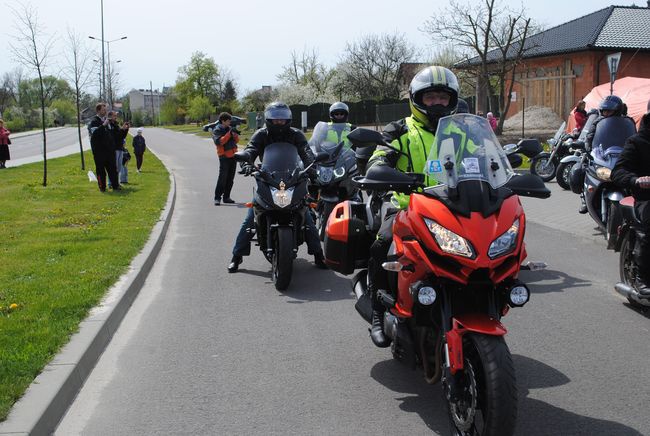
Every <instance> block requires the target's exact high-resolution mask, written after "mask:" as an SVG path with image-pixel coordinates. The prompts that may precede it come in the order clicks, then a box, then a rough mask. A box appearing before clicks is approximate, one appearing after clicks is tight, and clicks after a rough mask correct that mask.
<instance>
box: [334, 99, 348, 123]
mask: <svg viewBox="0 0 650 436" xmlns="http://www.w3.org/2000/svg"><path fill="white" fill-rule="evenodd" d="M335 112H336V113H344V114H345V115H344V116H343V117H338V118H337V117H335V116H334V113H335ZM348 115H350V109H349V108H348V105H347V104H345V103H343V102H342V101H337V102H336V103H334V104H332V106H330V120H332V122H333V123H347V121H348Z"/></svg>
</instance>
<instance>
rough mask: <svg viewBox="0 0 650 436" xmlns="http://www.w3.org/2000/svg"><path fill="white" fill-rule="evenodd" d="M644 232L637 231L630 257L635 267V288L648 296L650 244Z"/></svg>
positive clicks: (649, 293) (649, 291) (649, 290)
mask: <svg viewBox="0 0 650 436" xmlns="http://www.w3.org/2000/svg"><path fill="white" fill-rule="evenodd" d="M647 238H648V236H647V233H646V232H637V238H636V243H635V244H634V250H633V251H632V257H633V259H634V263H635V264H636V269H637V282H636V283H637V286H636V289H637V291H638V292H639V294H640V295H641V296H642V297H646V298H650V274H649V273H648V271H649V270H650V262H648V257H649V256H650V246H649V245H650V244H648V241H647V240H646V239H647Z"/></svg>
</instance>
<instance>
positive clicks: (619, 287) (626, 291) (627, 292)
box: [614, 283, 637, 298]
mask: <svg viewBox="0 0 650 436" xmlns="http://www.w3.org/2000/svg"><path fill="white" fill-rule="evenodd" d="M614 289H616V292H618V293H619V294H621V295H622V296H624V297H625V298H631V297H632V296H636V294H637V292H636V290H635V289H634V288H633V287H632V286H630V285H626V284H625V283H616V284H615V285H614Z"/></svg>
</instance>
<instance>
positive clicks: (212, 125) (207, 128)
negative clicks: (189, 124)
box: [203, 115, 246, 135]
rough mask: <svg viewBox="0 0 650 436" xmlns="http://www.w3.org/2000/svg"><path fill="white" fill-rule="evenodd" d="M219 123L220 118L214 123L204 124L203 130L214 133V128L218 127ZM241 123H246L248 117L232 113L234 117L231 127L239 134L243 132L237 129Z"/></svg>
mask: <svg viewBox="0 0 650 436" xmlns="http://www.w3.org/2000/svg"><path fill="white" fill-rule="evenodd" d="M217 124H219V121H218V120H217V121H215V122H214V123H210V124H206V125H205V126H203V131H204V132H210V133H212V131H213V130H214V128H215V127H217ZM240 124H246V119H244V118H241V117H236V116H235V115H232V119H231V120H230V128H231V129H232V131H233V132H235V133H236V134H238V135H239V134H241V132H240V131H239V130H238V129H237V126H239V125H240Z"/></svg>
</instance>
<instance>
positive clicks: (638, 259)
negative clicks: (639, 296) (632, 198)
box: [633, 200, 650, 285]
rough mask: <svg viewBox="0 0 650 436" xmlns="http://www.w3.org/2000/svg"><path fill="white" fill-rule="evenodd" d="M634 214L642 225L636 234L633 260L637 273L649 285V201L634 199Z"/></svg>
mask: <svg viewBox="0 0 650 436" xmlns="http://www.w3.org/2000/svg"><path fill="white" fill-rule="evenodd" d="M634 209H635V210H636V215H637V217H639V220H640V221H641V224H642V225H643V230H644V231H643V233H642V234H638V237H637V238H636V244H635V245H634V252H633V255H634V262H635V263H636V265H637V267H638V268H639V275H640V276H641V278H643V279H644V280H645V281H646V284H648V285H650V201H648V200H646V201H636V202H635V205H634Z"/></svg>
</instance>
